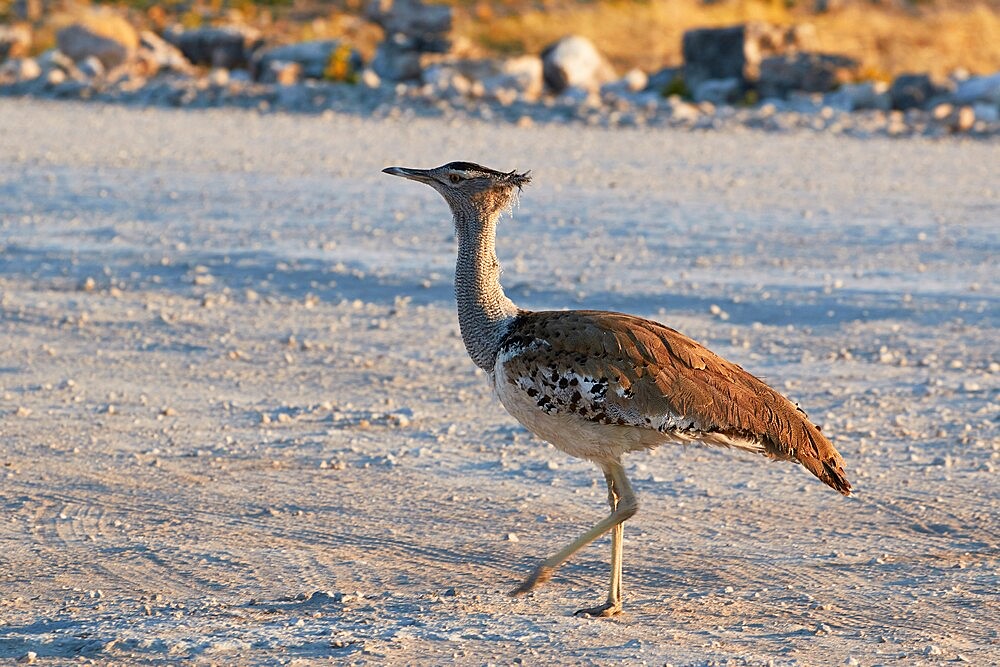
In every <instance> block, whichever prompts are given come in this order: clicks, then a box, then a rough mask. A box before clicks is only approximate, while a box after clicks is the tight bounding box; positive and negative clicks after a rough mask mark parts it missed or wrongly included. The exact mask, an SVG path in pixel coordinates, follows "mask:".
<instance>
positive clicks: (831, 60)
mask: <svg viewBox="0 0 1000 667" xmlns="http://www.w3.org/2000/svg"><path fill="white" fill-rule="evenodd" d="M857 68H858V61H856V60H854V59H853V58H848V57H847V56H837V55H831V54H826V53H796V54H794V55H784V56H772V57H771V58H765V59H764V60H763V61H762V62H761V64H760V79H759V80H758V81H757V92H758V93H759V94H760V96H761V97H762V98H767V97H780V98H784V97H787V96H788V93H790V92H792V91H799V92H805V93H828V92H830V91H833V90H836V89H837V88H838V87H839V86H840V85H842V84H844V83H848V82H849V81H851V79H852V78H853V76H854V72H855V71H856V70H857Z"/></svg>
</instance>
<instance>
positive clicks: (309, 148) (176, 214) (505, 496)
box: [0, 99, 1000, 665]
mask: <svg viewBox="0 0 1000 667" xmlns="http://www.w3.org/2000/svg"><path fill="white" fill-rule="evenodd" d="M452 159H465V160H473V161H479V162H482V163H485V164H487V165H489V166H492V167H496V168H500V169H511V168H515V167H516V168H520V169H531V170H532V173H533V174H534V176H535V182H534V183H533V184H532V185H530V186H529V187H528V188H527V189H526V191H525V193H524V195H523V197H522V202H521V205H520V207H519V208H518V210H516V211H515V215H514V218H513V220H510V219H507V220H505V221H504V222H503V224H502V226H501V230H500V249H499V252H500V256H501V260H502V261H503V262H504V263H505V266H506V273H505V275H504V280H505V284H506V285H507V287H508V292H509V294H510V295H511V296H512V297H513V298H514V299H515V301H518V302H519V303H520V304H521V305H522V306H525V307H534V308H562V307H579V306H581V305H586V306H587V307H595V308H606V309H615V310H624V311H630V312H634V313H637V314H640V315H645V316H650V317H655V318H658V319H660V320H661V321H664V322H666V323H667V324H669V325H672V326H674V327H675V328H678V329H680V330H682V331H684V332H686V333H688V334H690V335H692V336H694V337H695V338H697V339H699V340H701V341H702V342H704V343H706V344H707V345H709V346H710V347H711V348H713V349H715V350H716V351H717V352H719V353H721V354H723V355H724V356H727V357H729V358H730V359H733V360H734V361H736V362H738V363H740V364H742V365H744V366H745V367H746V368H747V369H748V370H750V371H751V372H754V373H757V374H759V375H761V376H763V377H765V378H767V379H768V380H769V381H771V382H772V383H774V384H775V385H776V386H777V387H778V388H780V389H781V390H782V391H785V392H786V393H787V394H788V395H789V396H791V397H792V398H793V399H794V400H797V401H799V402H800V403H801V404H802V406H803V407H804V408H805V409H806V410H807V411H808V412H809V413H810V415H811V416H812V417H813V418H814V419H815V420H816V421H817V422H819V423H821V424H822V426H823V428H824V431H825V432H827V433H828V434H829V435H830V436H831V437H832V439H833V441H834V442H835V444H836V445H837V447H838V448H839V449H840V451H841V452H842V453H843V455H844V457H845V459H846V460H847V462H848V470H849V473H850V476H851V479H852V481H853V482H854V484H855V487H856V489H857V492H858V497H857V498H856V499H845V498H842V497H840V496H838V495H837V494H836V493H835V492H833V491H832V490H830V489H828V488H826V487H824V486H823V485H822V484H820V483H819V482H818V481H817V480H816V479H813V478H812V477H811V476H810V475H809V474H808V473H807V472H806V471H805V470H804V469H802V468H801V467H799V466H794V465H791V464H787V463H780V464H778V463H775V464H772V463H769V462H768V461H766V460H765V459H763V458H756V457H752V456H749V455H738V454H733V453H732V452H726V451H716V450H707V449H703V448H694V447H693V448H681V447H671V448H664V449H661V450H660V451H658V452H656V453H655V454H653V455H648V454H639V455H633V456H632V457H631V458H630V459H629V460H628V462H627V463H628V465H627V469H628V470H629V472H630V475H631V477H632V479H633V481H634V486H635V488H636V491H637V492H638V494H639V499H640V503H641V507H640V511H639V514H638V515H637V516H636V517H635V518H634V519H632V520H631V521H629V522H628V524H627V525H626V529H625V538H626V539H625V590H626V596H627V597H626V605H627V607H626V610H627V611H626V613H625V614H624V615H622V616H620V617H617V618H615V619H612V620H598V619H585V618H576V617H574V616H572V611H574V610H575V609H577V608H579V607H581V606H584V605H589V604H594V603H597V602H599V601H600V600H601V599H602V597H603V595H604V594H605V590H606V589H605V586H606V580H607V576H608V574H607V571H608V566H607V559H608V546H607V540H606V539H604V540H601V541H599V542H598V543H596V544H595V545H593V546H591V547H590V548H588V549H587V550H585V551H583V552H581V553H580V554H579V555H578V556H577V557H576V558H574V559H573V560H572V561H571V562H570V563H568V564H567V565H566V566H565V567H563V569H562V570H560V571H559V573H558V574H557V576H556V577H555V578H554V579H553V581H552V582H551V583H550V584H549V585H547V586H545V587H542V588H541V589H539V590H538V591H537V592H536V593H534V594H532V595H530V596H528V597H526V598H518V599H512V598H509V597H507V595H506V594H505V591H507V590H509V589H510V588H512V587H514V586H515V585H516V584H517V583H518V582H519V581H520V579H521V578H522V577H524V576H525V575H526V574H527V573H528V572H529V571H530V570H531V568H533V567H534V566H535V565H536V564H537V562H538V561H539V560H540V559H541V558H543V557H545V556H547V555H549V554H551V553H552V552H553V551H554V550H555V549H557V548H558V547H561V546H562V545H563V544H565V543H567V542H568V541H570V540H571V539H572V538H574V537H575V536H576V535H577V534H579V533H580V532H582V531H583V530H584V529H585V528H586V527H587V526H588V525H590V524H592V523H593V522H596V521H597V520H598V519H599V518H601V517H602V516H603V515H604V513H605V512H606V506H605V490H604V485H603V480H601V479H600V475H599V474H598V473H597V471H596V469H595V468H594V467H593V466H591V465H590V464H588V463H586V462H582V461H576V460H573V459H570V458H568V457H566V456H565V455H562V454H560V453H559V452H558V451H556V450H554V449H553V448H551V447H549V446H548V445H546V444H544V443H541V442H539V441H536V440H535V439H533V438H532V437H531V436H529V435H528V434H527V433H526V432H525V431H524V430H523V429H521V428H520V427H519V426H518V425H517V424H516V423H515V422H514V421H513V420H512V419H511V418H510V417H509V416H507V415H506V414H505V413H504V412H503V410H502V408H501V407H500V406H499V405H498V404H497V403H496V401H495V400H494V399H493V397H492V396H491V395H490V392H489V390H488V388H487V386H486V383H485V382H484V378H483V376H482V374H481V373H477V372H476V371H475V369H474V367H473V365H472V363H471V362H470V361H469V360H468V358H467V357H466V355H465V351H464V349H463V348H462V344H461V340H460V339H459V338H458V336H457V324H456V320H455V315H454V305H453V303H452V296H451V271H452V265H453V253H454V246H453V243H452V238H451V229H450V219H449V215H448V213H447V209H446V207H445V204H444V203H443V201H441V200H440V199H439V198H438V196H437V195H436V194H435V193H433V192H432V191H431V190H430V189H429V188H426V187H421V186H419V185H417V184H413V183H409V182H405V181H403V180H401V179H393V178H391V177H388V176H385V175H383V174H381V173H380V169H381V168H382V167H385V166H387V165H392V164H400V165H406V166H434V165H437V164H440V163H442V162H445V161H448V160H452ZM998 173H1000V146H998V144H997V143H996V142H992V143H986V142H982V143H977V142H963V141H957V140H955V141H944V142H938V143H935V142H929V141H922V140H906V141H890V140H882V139H877V140H870V141H858V140H852V139H845V138H836V137H829V136H817V135H814V134H807V135H780V136H779V135H767V134H759V133H750V132H736V133H709V134H701V133H688V132H678V131H669V130H658V131H641V130H636V131H604V130H598V129H586V128H583V127H580V126H574V127H560V126H546V127H535V128H524V129H518V128H514V127H510V126H504V127H493V126H489V125H486V124H480V123H475V122H467V123H465V122H463V123H457V124H451V125H448V124H445V123H443V122H439V121H438V122H436V121H431V120H407V119H406V118H398V119H395V120H388V121H386V120H382V121H377V122H376V121H368V120H364V119H359V118H355V117H343V116H337V117H325V118H324V117H310V116H281V115H278V116H260V115H257V114H254V113H246V112H238V111H207V112H193V113H192V112H183V111H173V110H136V109H127V108H120V107H103V106H99V105H91V106H87V105H77V104H70V103H53V102H33V101H19V100H11V99H5V100H0V442H2V444H0V462H2V466H0V503H2V508H3V510H2V514H0V662H12V661H14V660H17V659H20V658H24V657H25V656H27V655H28V654H29V653H34V654H35V655H36V660H37V662H38V663H39V664H67V663H72V664H77V663H79V662H80V661H81V659H83V661H87V660H92V661H94V662H96V663H100V664H110V663H118V664H137V663H148V664H167V663H174V662H194V663H217V664H275V663H278V662H281V663H291V664H310V663H313V662H315V663H330V664H348V663H358V664H407V663H420V664H447V663H451V662H453V661H455V662H459V663H461V664H473V665H474V664H483V663H495V664H512V663H521V664H528V665H549V664H599V665H600V664H619V663H620V664H629V665H632V664H650V665H662V664H664V663H672V664H674V665H704V664H712V665H744V664H750V665H757V664H767V663H773V664H776V665H829V664H845V663H846V664H861V665H876V664H905V665H915V664H938V663H942V662H953V661H960V660H965V661H967V662H969V663H971V664H976V665H987V664H996V663H997V662H1000V622H998V619H1000V598H998V588H1000V569H998V568H1000V557H998V542H1000V492H998V484H997V481H998V480H997V472H996V471H997V468H998V467H1000V421H998V419H1000V336H998V325H1000V286H998V279H997V275H998V273H997V272H998V267H997V263H998V259H1000V179H998V176H997V174H998Z"/></svg>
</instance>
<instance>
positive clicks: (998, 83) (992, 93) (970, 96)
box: [952, 72, 1000, 105]
mask: <svg viewBox="0 0 1000 667" xmlns="http://www.w3.org/2000/svg"><path fill="white" fill-rule="evenodd" d="M952 99H953V100H954V102H955V104H976V103H977V102H982V103H986V104H994V105H1000V72H997V73H996V74H991V75H989V76H970V77H969V78H968V79H965V80H964V81H959V82H958V87H957V88H956V89H955V92H954V94H952Z"/></svg>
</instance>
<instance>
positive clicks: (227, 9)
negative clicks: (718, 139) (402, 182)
mask: <svg viewBox="0 0 1000 667" xmlns="http://www.w3.org/2000/svg"><path fill="white" fill-rule="evenodd" d="M367 2H368V0H119V1H117V2H99V1H97V0H90V1H88V0H73V1H71V0H0V18H2V19H3V20H5V21H16V20H20V19H23V17H25V16H28V17H29V19H28V20H29V21H30V22H31V23H33V25H34V27H35V45H34V50H35V51H44V50H45V49H46V48H49V47H51V46H52V45H53V44H54V41H55V40H54V35H55V31H56V30H58V28H59V27H61V26H63V25H65V24H67V23H68V22H69V21H71V20H73V18H74V17H75V16H76V15H79V14H80V13H81V12H82V11H84V10H85V9H87V8H92V7H93V6H96V5H102V6H106V7H109V8H113V9H115V10H116V12H115V13H118V14H124V15H125V16H126V17H127V18H128V20H129V21H130V22H131V23H132V24H133V25H136V26H138V27H145V28H149V29H153V30H157V31H160V30H163V29H164V28H165V27H167V26H168V25H172V24H175V23H179V24H181V25H183V26H186V27H196V26H203V25H222V24H227V23H242V24H247V25H251V26H254V27H256V28H259V29H260V30H261V31H262V32H263V33H264V35H265V37H266V38H267V39H268V40H269V41H273V42H277V43H288V42H295V41H303V40H310V39H323V38H333V37H339V38H344V39H346V40H347V41H348V42H349V43H351V44H352V45H353V46H354V47H355V48H357V49H358V50H359V51H360V52H361V53H362V54H363V55H364V56H365V57H366V58H371V56H372V55H373V54H374V50H375V45H376V44H377V43H378V41H380V40H381V38H382V34H381V30H380V29H379V28H378V27H377V26H375V25H373V24H372V23H370V22H368V21H367V20H365V18H364V10H365V6H366V4H367ZM428 2H429V3H431V4H447V5H451V6H453V7H454V9H455V28H454V31H453V35H452V37H453V39H454V40H455V52H456V54H457V55H460V56H464V57H486V56H493V55H514V54H519V53H539V52H540V51H541V50H542V49H543V48H544V47H545V46H546V45H548V44H550V43H552V42H554V41H555V40H556V39H558V38H560V37H562V36H564V35H567V34H574V33H575V34H580V35H583V36H586V37H588V38H590V39H591V40H593V41H594V43H595V44H596V45H597V46H598V48H600V49H601V50H602V51H603V52H604V53H605V54H606V55H607V56H608V58H609V59H610V60H611V61H612V62H613V63H614V64H615V65H616V66H617V67H618V68H619V69H620V70H621V71H625V70H627V69H629V68H632V67H639V68H642V69H644V70H646V71H647V72H649V71H655V70H657V69H659V68H661V67H664V66H668V65H678V64H680V63H681V35H682V34H683V33H684V31H686V30H689V29H692V28H699V27H713V26H724V25H732V24H736V23H741V22H745V21H749V20H761V21H767V22H769V23H773V24H778V25H790V24H795V23H811V24H812V25H814V26H815V28H816V42H817V47H818V49H819V50H820V51H824V52H829V53H839V54H844V55H848V56H852V57H854V58H856V59H858V60H859V61H860V62H861V63H862V65H863V71H864V72H865V73H866V77H865V78H868V79H876V80H877V79H884V80H889V79H890V78H891V77H892V76H894V75H896V74H900V73H903V72H929V73H931V74H933V75H936V76H946V75H948V74H950V73H952V72H953V71H955V70H965V71H968V72H970V73H979V74H985V73H991V72H996V71H1000V0H974V1H971V0H578V1H572V0H492V1H487V0H428Z"/></svg>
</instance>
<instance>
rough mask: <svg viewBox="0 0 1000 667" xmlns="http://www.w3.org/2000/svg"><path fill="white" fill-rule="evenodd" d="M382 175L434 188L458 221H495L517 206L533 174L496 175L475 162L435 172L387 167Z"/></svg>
mask: <svg viewBox="0 0 1000 667" xmlns="http://www.w3.org/2000/svg"><path fill="white" fill-rule="evenodd" d="M382 171H383V172H384V173H386V174H391V175H392V176H402V177H403V178H408V179H410V180H411V181H417V182H419V183H426V184H427V185H429V186H431V187H432V188H434V189H435V190H437V191H438V193H439V194H440V195H441V196H442V197H444V200H445V201H446V202H448V205H449V206H450V207H451V210H452V212H453V213H454V214H455V216H456V219H458V218H459V217H463V218H464V217H466V216H467V215H468V214H473V215H474V217H476V218H485V219H494V218H495V217H496V216H498V215H499V214H500V213H502V212H503V211H505V210H507V209H509V208H510V207H511V206H513V204H514V202H515V201H516V200H517V195H518V193H520V191H521V188H522V186H524V185H525V184H527V183H528V182H530V181H531V176H530V175H529V172H525V173H523V174H519V173H517V172H516V171H508V172H503V171H496V170H494V169H489V168H487V167H483V166H481V165H478V164H473V163H472V162H449V163H448V164H445V165H441V166H440V167H435V168H434V169H410V168H407V167H386V168H385V169H383V170H382Z"/></svg>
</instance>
